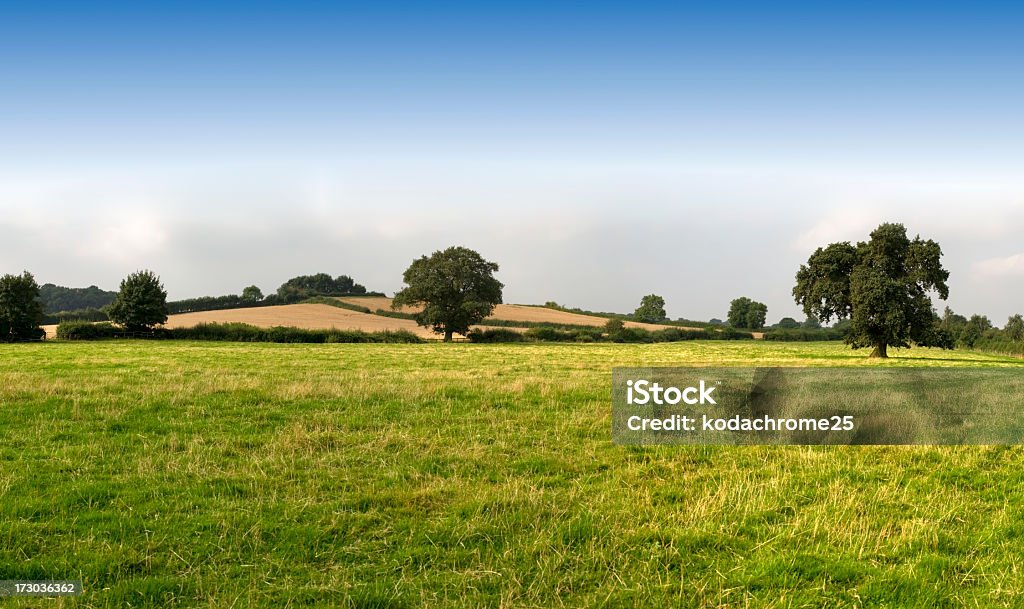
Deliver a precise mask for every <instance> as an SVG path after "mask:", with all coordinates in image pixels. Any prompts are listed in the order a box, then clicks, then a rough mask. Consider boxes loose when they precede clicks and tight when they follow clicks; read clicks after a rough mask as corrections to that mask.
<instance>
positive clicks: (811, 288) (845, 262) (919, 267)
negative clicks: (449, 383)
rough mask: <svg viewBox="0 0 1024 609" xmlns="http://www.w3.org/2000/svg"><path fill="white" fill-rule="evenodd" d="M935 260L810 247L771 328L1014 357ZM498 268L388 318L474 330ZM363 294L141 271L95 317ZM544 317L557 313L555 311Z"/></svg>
mask: <svg viewBox="0 0 1024 609" xmlns="http://www.w3.org/2000/svg"><path fill="white" fill-rule="evenodd" d="M941 257H942V250H941V248H940V247H939V245H938V243H936V242H935V241H933V240H930V239H929V240H924V239H922V238H921V237H920V236H917V237H915V238H914V239H910V238H909V237H908V236H907V230H906V228H905V227H904V226H903V225H902V224H895V223H885V224H881V225H879V226H878V228H876V229H875V230H874V231H872V232H871V234H870V238H869V239H868V240H867V241H864V242H858V243H857V244H856V245H854V244H852V243H850V242H840V243H832V244H829V245H828V246H825V247H819V248H817V249H816V250H815V251H814V252H813V253H812V254H811V256H810V257H809V258H808V261H807V263H806V264H804V265H801V266H800V269H799V270H798V272H797V274H796V285H795V287H794V288H793V296H794V300H795V301H796V303H797V304H799V305H801V306H802V307H803V309H804V312H805V313H806V314H807V320H806V321H805V322H803V323H800V322H797V321H796V320H795V319H792V318H783V319H782V320H780V322H779V323H778V324H775V325H774V326H772V327H771V329H772V330H777V331H779V332H782V333H785V332H786V331H795V330H800V331H803V332H812V333H813V332H822V328H821V324H828V323H831V322H835V323H836V327H835V328H834V329H841V336H842V337H843V339H844V340H845V341H846V342H847V344H849V345H850V346H851V347H853V348H854V349H857V348H862V347H868V348H871V349H872V351H871V356H872V357H887V355H888V348H889V347H911V346H932V347H941V348H947V349H949V348H954V347H957V346H961V347H967V348H972V347H983V348H989V349H995V348H1002V349H1009V350H1011V351H1013V350H1015V349H1019V347H1017V346H1015V345H1018V344H1019V343H1022V342H1024V318H1022V316H1021V315H1019V314H1018V315H1013V316H1011V317H1010V318H1009V320H1008V321H1007V324H1006V326H1005V327H1004V328H1003V329H1001V330H1000V329H998V328H995V327H994V326H993V325H992V323H991V322H990V321H989V320H988V318H987V317H985V316H982V315H974V316H972V317H970V318H966V317H963V316H961V315H957V314H955V313H954V312H953V311H952V310H951V309H949V307H946V309H945V312H944V315H942V316H940V315H939V314H938V313H937V311H936V310H935V308H934V307H933V304H932V300H931V295H932V294H935V295H937V296H939V297H940V298H941V299H943V300H945V299H947V298H948V296H949V288H948V286H947V284H946V281H947V279H948V278H949V272H948V271H946V270H945V269H944V268H943V267H942V264H941ZM498 269H499V266H498V264H497V263H495V262H491V261H488V260H486V259H484V258H483V257H482V256H481V255H480V254H479V253H477V252H475V251H473V250H471V249H468V248H465V247H458V246H456V247H449V248H447V249H445V250H440V251H435V252H434V253H433V254H431V255H430V256H426V255H424V256H421V257H420V258H418V259H416V260H414V261H413V262H412V264H411V265H410V266H409V268H408V269H406V271H405V273H404V274H403V281H404V283H405V286H404V287H403V288H402V289H401V290H399V292H398V293H396V294H395V297H394V299H393V301H392V307H393V309H396V310H397V309H398V308H400V307H402V306H415V307H417V308H418V312H417V313H416V314H415V315H414V316H413V317H414V319H415V320H416V322H417V323H418V324H420V325H421V326H424V327H428V328H431V329H432V330H433V331H434V332H436V333H438V334H440V335H442V336H443V337H444V340H445V341H451V340H452V337H453V335H454V334H462V335H466V334H468V333H469V331H470V328H471V327H472V326H473V325H476V324H479V323H480V322H482V321H483V320H484V319H486V318H487V317H488V316H489V315H490V314H491V313H492V312H493V310H494V308H495V306H497V305H498V304H501V302H502V289H503V288H504V285H503V284H502V283H501V282H500V281H498V280H497V279H496V278H495V277H494V274H495V273H496V272H497V271H498ZM43 287H44V288H46V291H47V292H48V293H49V294H51V295H53V294H57V295H67V293H68V292H63V293H62V292H61V291H60V289H59V288H58V286H53V285H52V284H46V285H45V286H43ZM64 290H70V289H68V288H64ZM72 292H73V290H72ZM42 293H43V289H42V288H40V287H39V286H38V285H37V284H36V283H35V279H34V278H33V277H32V275H31V274H30V273H28V272H27V271H26V272H24V273H23V274H22V275H20V276H17V275H4V276H3V277H2V278H0V340H15V339H32V338H38V336H39V328H38V326H39V324H40V323H41V321H42V319H44V318H45V315H44V308H43V304H42V300H41V297H42ZM81 294H82V295H83V296H87V297H88V298H92V299H95V298H97V297H101V298H102V297H104V294H103V293H102V291H100V290H98V288H96V287H95V286H90V287H89V288H84V289H81ZM365 294H368V292H367V291H366V288H365V287H364V286H362V285H360V284H358V283H355V281H354V280H353V279H352V278H351V277H348V276H347V275H340V276H338V277H331V276H330V275H328V274H326V273H318V274H316V275H303V276H299V277H294V278H292V279H289V280H288V281H286V282H285V283H284V284H282V285H281V286H280V287H279V288H278V290H277V292H276V293H275V294H272V295H270V296H268V297H265V296H264V295H263V293H262V291H261V290H260V289H259V288H258V287H257V286H248V287H247V288H245V289H244V290H243V291H242V294H241V295H237V296H236V295H229V296H221V297H204V298H195V299H188V300H184V301H177V302H176V303H167V300H166V296H167V294H166V291H164V289H163V285H162V284H161V283H160V280H159V277H157V276H156V275H155V274H154V273H152V272H151V271H139V272H136V273H133V274H131V275H129V276H128V277H127V278H125V280H124V281H122V282H121V286H120V290H119V291H118V292H117V293H116V295H115V296H114V299H113V300H112V301H111V302H110V303H109V304H107V305H105V307H104V308H103V309H101V311H102V312H103V313H104V314H105V315H106V316H108V317H109V319H110V320H111V321H114V322H115V323H118V324H119V325H121V326H123V327H124V328H126V329H129V330H145V329H151V328H153V327H154V326H158V325H161V324H163V323H165V322H166V320H167V315H168V314H170V313H177V312H185V311H187V310H210V309H212V308H233V306H256V305H266V304H268V303H274V304H288V303H291V302H299V301H303V300H306V299H308V298H311V297H315V296H338V295H365ZM372 294H379V293H372ZM65 302H66V300H65ZM94 302H95V301H94ZM171 305H174V306H171ZM545 306H549V307H553V308H563V309H564V307H560V306H559V305H557V303H554V302H548V303H547V304H546V305H545ZM200 307H203V308H200ZM570 310H572V309H570ZM604 315H606V316H608V317H609V318H610V319H620V320H622V319H628V320H635V321H641V322H647V323H659V324H671V323H673V322H671V321H670V320H669V319H668V317H667V314H666V312H665V299H664V298H663V297H661V296H658V295H657V294H648V295H646V296H644V297H643V298H642V299H641V302H640V306H639V307H637V309H636V310H635V311H634V312H633V313H632V314H627V315H612V314H604ZM766 317H767V306H765V305H764V303H761V302H758V301H755V300H753V299H751V298H748V297H745V296H743V297H739V298H736V299H734V300H733V301H732V302H731V303H730V308H729V314H728V316H727V319H728V321H727V323H722V324H721V325H725V326H727V327H729V328H733V329H746V330H761V329H764V328H765V323H766ZM713 321H717V320H713ZM677 323H678V322H677ZM705 325H706V326H712V325H715V324H713V323H708V324H705ZM782 339H784V338H782Z"/></svg>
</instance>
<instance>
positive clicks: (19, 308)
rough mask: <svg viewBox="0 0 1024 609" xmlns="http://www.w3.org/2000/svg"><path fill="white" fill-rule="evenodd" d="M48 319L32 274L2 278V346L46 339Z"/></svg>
mask: <svg viewBox="0 0 1024 609" xmlns="http://www.w3.org/2000/svg"><path fill="white" fill-rule="evenodd" d="M44 317H45V315H44V313H43V303H42V302H41V301H40V300H39V284H37V283H36V280H35V277H33V276H32V273H29V272H28V271H25V272H23V273H22V274H21V275H4V276H3V277H0V342H7V341H13V340H28V339H39V338H42V337H43V335H44V334H43V330H42V328H40V327H39V324H41V323H43V318H44Z"/></svg>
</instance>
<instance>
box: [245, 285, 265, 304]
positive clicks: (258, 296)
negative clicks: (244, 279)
mask: <svg viewBox="0 0 1024 609" xmlns="http://www.w3.org/2000/svg"><path fill="white" fill-rule="evenodd" d="M242 300H244V301H246V302H259V301H261V300H263V290H261V289H259V287H258V286H254V285H251V286H249V287H247V288H245V289H244V290H242Z"/></svg>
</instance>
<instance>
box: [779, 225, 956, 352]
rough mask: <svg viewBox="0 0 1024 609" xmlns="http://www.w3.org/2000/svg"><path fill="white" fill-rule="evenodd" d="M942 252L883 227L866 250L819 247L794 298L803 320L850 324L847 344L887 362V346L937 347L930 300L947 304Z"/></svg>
mask: <svg viewBox="0 0 1024 609" xmlns="http://www.w3.org/2000/svg"><path fill="white" fill-rule="evenodd" d="M941 257H942V249H941V248H940V247H939V244H938V243H936V242H934V241H932V240H930V239H929V240H927V241H925V240H923V239H921V237H920V236H917V237H915V238H914V239H913V240H911V239H909V238H908V237H907V229H906V228H905V227H904V226H903V225H902V224H882V225H880V226H879V227H878V228H876V229H875V230H874V231H872V232H871V238H870V239H869V240H868V241H867V242H860V243H858V244H857V245H856V246H854V245H852V244H850V243H849V242H841V243H832V244H830V245H828V246H826V247H824V248H821V247H819V248H818V249H817V250H815V251H814V253H813V254H811V256H810V258H809V259H808V260H807V264H804V265H801V266H800V270H799V271H798V272H797V275H796V286H795V287H794V288H793V297H794V298H795V300H796V302H797V304H799V305H801V306H802V307H803V309H804V312H805V313H806V314H807V316H808V317H814V318H816V319H818V320H819V321H821V322H822V323H827V322H828V321H830V320H831V319H833V318H835V319H839V320H841V319H846V318H849V319H850V320H851V324H850V332H849V333H848V334H847V337H846V341H847V343H848V344H850V345H851V346H852V347H853V348H855V349H856V348H860V347H873V351H872V353H871V354H872V356H874V357H887V348H888V347H889V346H896V347H909V346H910V343H912V342H913V343H916V344H919V345H936V346H941V344H942V343H943V341H942V340H940V337H938V336H937V335H936V332H935V330H936V327H937V316H936V315H935V312H934V311H933V310H932V301H931V298H930V296H929V294H930V293H932V292H934V293H937V294H938V295H939V297H940V298H942V299H943V300H945V299H946V298H948V297H949V288H948V287H947V286H946V280H947V279H948V278H949V272H948V271H946V270H945V269H944V268H942V264H941V261H940V258H941Z"/></svg>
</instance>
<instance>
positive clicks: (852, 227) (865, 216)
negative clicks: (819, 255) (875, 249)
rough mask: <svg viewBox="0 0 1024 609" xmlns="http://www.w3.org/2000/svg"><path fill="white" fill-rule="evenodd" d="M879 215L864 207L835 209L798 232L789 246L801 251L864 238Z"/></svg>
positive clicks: (873, 210)
mask: <svg viewBox="0 0 1024 609" xmlns="http://www.w3.org/2000/svg"><path fill="white" fill-rule="evenodd" d="M880 217H884V215H880V214H879V212H878V211H877V210H875V209H869V208H866V207H844V208H842V209H838V210H835V211H833V212H832V213H830V214H828V215H827V216H825V217H824V218H822V219H821V220H819V221H818V222H817V223H816V224H815V225H814V226H812V227H811V228H809V229H807V230H805V231H804V232H802V233H800V235H799V236H798V237H797V238H796V240H795V241H793V244H792V246H791V247H792V249H793V250H794V251H798V252H801V253H803V252H811V251H814V250H815V249H817V248H819V247H822V246H824V245H828V244H829V243H834V242H836V241H853V242H856V241H857V240H864V239H865V238H866V237H867V235H868V233H869V232H870V231H871V229H872V228H874V227H875V226H877V225H878V219H879V218H880Z"/></svg>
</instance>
